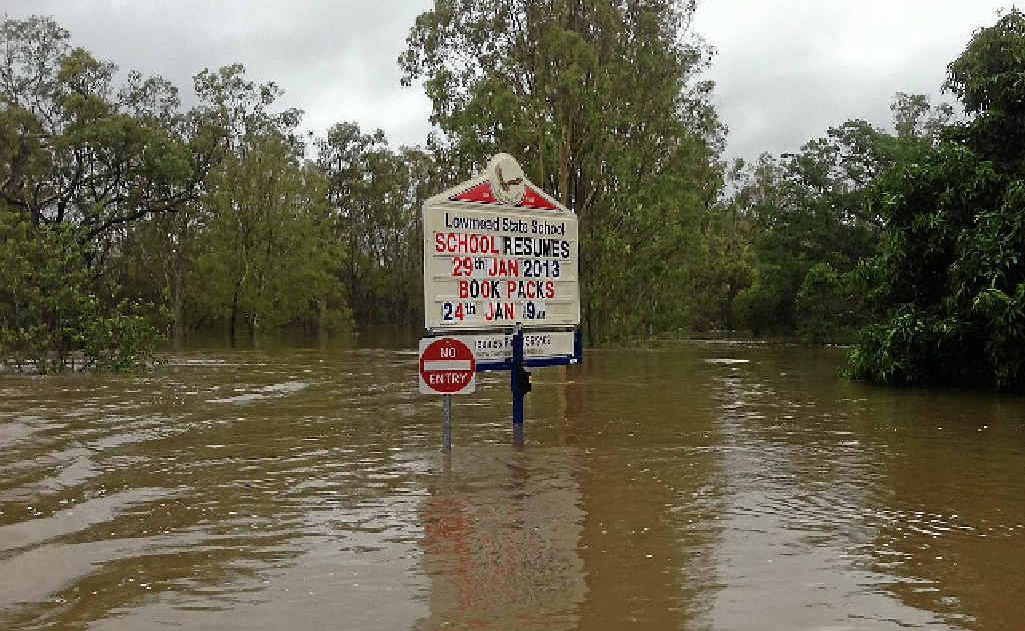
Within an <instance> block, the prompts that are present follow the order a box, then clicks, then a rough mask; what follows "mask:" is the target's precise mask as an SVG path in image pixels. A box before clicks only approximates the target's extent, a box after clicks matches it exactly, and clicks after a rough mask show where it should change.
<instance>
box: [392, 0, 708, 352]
mask: <svg viewBox="0 0 1025 631" xmlns="http://www.w3.org/2000/svg"><path fill="white" fill-rule="evenodd" d="M692 11H693V4H692V3H679V2H674V1H670V0H658V1H655V2H645V3H634V2H630V3H621V2H611V1H602V2H589V3H578V2H565V1H563V0H546V1H544V2H533V1H530V2H528V1H526V0H513V1H512V2H510V1H509V0H484V1H483V2H465V1H461V0H444V1H441V2H437V3H435V6H434V9H433V10H430V11H428V12H426V13H424V14H422V15H421V16H420V17H419V18H417V21H416V24H415V26H414V27H413V29H412V30H411V31H410V34H409V38H408V40H407V44H408V46H407V49H406V52H405V53H404V54H403V55H402V57H401V58H400V63H401V64H402V66H403V68H404V70H405V72H406V81H407V82H411V81H412V80H414V79H422V80H423V81H424V86H425V89H426V91H427V95H428V97H429V98H430V99H431V101H432V103H433V105H434V114H433V116H432V121H433V122H434V123H435V125H436V126H437V130H438V132H439V134H440V135H439V136H438V137H437V138H436V141H437V143H438V144H439V145H441V146H442V147H443V149H444V152H445V153H446V154H447V156H448V158H447V159H449V160H451V162H452V163H453V164H455V165H456V166H457V169H458V170H460V171H462V172H464V173H465V172H466V171H469V170H470V168H472V167H480V166H482V165H483V163H484V161H485V160H486V159H487V158H488V157H489V156H490V155H492V154H494V153H497V152H499V151H507V152H510V153H513V154H514V155H516V156H518V157H520V158H521V159H522V162H523V163H524V164H525V165H526V167H527V170H528V175H529V176H530V178H531V180H533V181H534V182H536V183H537V184H539V185H540V186H541V187H542V188H544V189H545V190H549V191H553V192H554V193H555V194H556V196H557V197H558V198H559V199H560V201H562V203H563V204H565V205H566V206H568V207H569V208H571V209H573V210H574V211H575V212H576V213H577V214H578V216H579V217H580V252H581V255H580V256H581V258H580V270H581V285H582V287H581V291H582V295H583V301H584V305H583V312H584V313H583V316H584V320H585V328H586V331H587V333H588V335H589V336H590V337H591V338H592V339H599V340H600V339H608V338H610V337H613V336H629V335H636V334H641V333H650V332H655V331H669V330H675V329H678V328H680V327H683V326H685V325H686V324H687V322H688V319H689V314H690V303H691V283H692V282H693V280H694V278H695V276H696V274H697V270H698V269H699V265H698V260H697V255H698V253H699V252H700V250H701V249H702V248H701V243H700V235H701V223H702V221H703V220H704V217H705V214H706V212H707V210H708V209H709V208H710V206H711V205H712V204H713V203H714V201H715V198H716V195H717V193H718V190H719V187H720V186H721V177H720V171H719V168H718V165H717V164H716V156H717V153H718V151H719V149H720V148H721V142H722V128H721V126H720V125H719V122H718V120H717V119H716V117H715V113H714V110H713V109H712V107H711V105H710V104H709V99H708V96H709V92H710V90H711V84H710V83H707V82H700V81H697V80H696V75H697V74H698V73H699V72H700V71H701V70H702V69H703V68H704V66H705V64H706V63H707V61H708V53H707V50H706V49H705V47H704V46H703V44H702V43H701V42H699V41H696V40H693V39H683V38H681V36H680V33H681V32H683V28H682V27H683V25H684V24H685V23H686V22H687V21H688V20H689V19H690V16H691V14H692Z"/></svg>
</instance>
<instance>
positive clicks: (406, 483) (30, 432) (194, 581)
mask: <svg viewBox="0 0 1025 631" xmlns="http://www.w3.org/2000/svg"><path fill="white" fill-rule="evenodd" d="M415 360H416V356H415V352H412V351H395V350H384V349H362V350H348V351H334V352H318V351H289V352H259V351H252V352H234V353H228V352H217V353H194V354H186V355H183V356H180V357H178V358H172V359H170V360H169V363H168V364H167V365H165V366H162V367H160V368H159V369H158V370H156V371H155V372H153V373H150V374H146V375H143V376H74V377H48V378H32V377H15V376H0V628H2V629H11V630H13V629H18V630H21V629H96V630H104V631H107V630H110V631H113V630H118V631H122V630H136V629H138V630H142V629H147V630H148V629H163V628H171V629H173V628H182V629H239V630H242V629H245V630H247V631H248V630H253V629H281V628H288V629H293V630H300V629H318V630H320V629H346V630H348V629H368V630H378V629H379V630H382V631H384V630H389V631H390V630H394V629H417V630H433V629H518V630H534V629H537V630H540V629H545V630H555V629H567V630H569V629H581V630H591V629H609V630H618V629H737V630H747V629H750V630H759V631H762V630H767V629H781V630H790V629H832V630H839V629H908V628H911V629H986V630H991V629H992V630H999V629H1008V630H1012V629H1022V628H1025V627H1023V625H1025V622H1023V621H1025V598H1023V595H1025V482H1023V477H1025V399H1022V398H1011V397H997V396H993V395H989V394H985V393H965V392H961V393H945V392H927V391H895V390H887V389H881V388H875V387H871V386H867V385H863V384H855V383H850V382H847V381H845V380H843V379H841V378H839V377H838V376H837V366H839V365H840V363H841V361H842V353H841V352H840V351H835V350H828V349H821V350H820V349H808V348H802V347H785V346H767V345H760V344H744V343H685V344H679V345H672V346H666V347H662V348H658V349H653V350H602V351H593V352H590V353H588V355H587V357H586V363H585V364H584V365H583V366H579V367H574V368H570V369H544V370H537V371H535V373H534V374H535V379H534V382H535V385H534V391H533V392H532V393H531V394H530V395H529V396H528V397H527V407H526V411H527V414H526V416H527V426H526V436H527V444H526V446H525V447H524V448H522V449H517V448H514V447H513V446H511V444H510V438H511V431H510V426H509V418H510V408H511V405H510V401H509V394H508V383H507V381H506V380H505V377H504V375H487V376H484V377H483V378H481V379H480V380H479V383H478V392H477V394H475V395H473V396H470V397H462V398H457V400H456V406H455V410H454V431H453V443H454V450H453V453H452V455H451V457H450V458H446V457H445V456H443V455H442V454H441V452H440V451H439V449H438V447H439V445H440V440H441V421H440V419H441V401H440V399H438V398H429V397H426V396H422V395H420V394H419V393H418V392H417V382H416V376H415V375H416V373H415Z"/></svg>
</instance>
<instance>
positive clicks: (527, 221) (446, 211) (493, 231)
mask: <svg viewBox="0 0 1025 631" xmlns="http://www.w3.org/2000/svg"><path fill="white" fill-rule="evenodd" d="M577 252H578V234H577V217H576V215H575V214H574V213H572V212H570V211H568V210H566V209H565V208H563V207H562V206H560V205H558V203H557V202H555V201H554V200H552V199H551V198H550V197H548V196H547V195H545V194H544V193H542V192H540V190H539V189H538V188H537V187H535V186H534V185H533V184H531V183H530V182H529V181H528V180H526V179H525V178H524V177H523V172H522V171H521V170H520V168H519V165H518V164H516V161H515V160H513V159H512V158H511V157H510V156H507V155H505V154H499V155H498V156H496V157H495V158H493V159H492V161H491V163H490V164H489V166H488V170H487V172H486V173H485V174H483V175H482V176H480V177H478V178H476V179H474V180H470V181H469V182H466V183H464V184H462V185H460V186H458V187H455V188H453V189H450V190H449V191H446V192H445V193H442V194H441V195H438V196H435V197H433V198H431V199H430V200H428V201H427V203H426V204H425V205H424V321H425V322H424V324H425V326H426V327H427V328H428V329H431V330H445V329H451V330H459V329H464V330H466V329H477V330H481V329H491V328H508V327H511V326H512V325H514V324H516V323H517V322H519V323H521V324H522V325H523V327H524V328H525V329H530V328H540V327H565V326H576V325H578V324H579V323H580V290H579V276H578V270H577V260H578V258H577ZM570 354H572V350H571V352H570Z"/></svg>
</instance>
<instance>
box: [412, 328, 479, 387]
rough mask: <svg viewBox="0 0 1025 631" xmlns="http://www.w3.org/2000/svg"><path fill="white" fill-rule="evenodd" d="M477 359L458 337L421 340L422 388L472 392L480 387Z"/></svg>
mask: <svg viewBox="0 0 1025 631" xmlns="http://www.w3.org/2000/svg"><path fill="white" fill-rule="evenodd" d="M476 371H477V359H476V357H474V355H473V351H472V350H470V347H468V346H467V345H466V344H464V343H463V342H461V341H460V340H457V339H456V338H454V337H442V338H425V339H422V340H420V392H421V393H423V394H470V393H472V392H473V391H474V390H476V389H477V372H476Z"/></svg>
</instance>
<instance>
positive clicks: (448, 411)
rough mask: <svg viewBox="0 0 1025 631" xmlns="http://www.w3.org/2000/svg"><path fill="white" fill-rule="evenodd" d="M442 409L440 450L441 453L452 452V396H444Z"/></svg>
mask: <svg viewBox="0 0 1025 631" xmlns="http://www.w3.org/2000/svg"><path fill="white" fill-rule="evenodd" d="M442 407H443V408H444V410H445V413H444V417H443V418H442V421H441V449H442V451H445V452H449V451H452V395H451V394H446V395H445V396H444V401H443V403H442Z"/></svg>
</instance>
